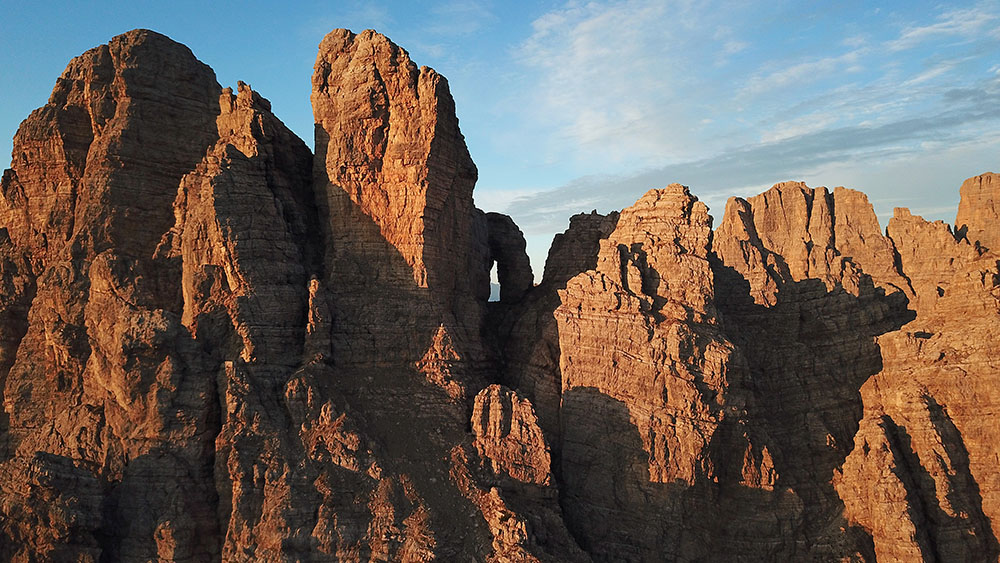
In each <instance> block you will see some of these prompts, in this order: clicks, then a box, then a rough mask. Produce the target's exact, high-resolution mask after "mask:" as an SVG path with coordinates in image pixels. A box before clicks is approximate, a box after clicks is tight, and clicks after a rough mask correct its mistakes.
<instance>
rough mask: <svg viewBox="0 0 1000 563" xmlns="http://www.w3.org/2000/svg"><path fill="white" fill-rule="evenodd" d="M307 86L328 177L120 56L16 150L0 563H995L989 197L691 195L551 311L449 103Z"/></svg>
mask: <svg viewBox="0 0 1000 563" xmlns="http://www.w3.org/2000/svg"><path fill="white" fill-rule="evenodd" d="M312 84H313V93H312V104H313V112H314V116H315V122H316V139H315V152H313V151H310V149H309V148H308V147H307V145H306V144H305V143H304V142H303V141H302V140H300V139H298V138H297V137H296V136H295V135H294V134H293V133H292V132H291V131H290V130H288V129H287V128H286V127H285V126H284V125H283V124H282V123H281V121H280V120H279V119H278V118H277V117H275V116H274V115H273V114H272V113H271V109H270V104H269V103H268V101H267V100H266V99H265V98H263V97H262V96H261V95H260V94H258V93H257V92H254V91H253V90H251V88H250V87H249V86H247V85H245V84H243V83H240V84H239V85H238V88H237V89H236V91H235V92H234V91H233V90H232V89H230V88H222V87H220V85H219V84H218V83H217V82H216V79H215V76H214V73H213V72H212V70H211V69H209V68H208V67H207V66H205V65H204V64H202V63H201V62H199V61H198V60H197V59H196V58H195V57H194V55H193V54H192V53H191V52H190V51H189V50H188V49H187V48H186V47H184V46H182V45H180V44H177V43H175V42H173V41H172V40H170V39H168V38H166V37H164V36H162V35H159V34H157V33H154V32H151V31H145V30H136V31H131V32H129V33H126V34H124V35H121V36H118V37H116V38H114V39H112V40H111V42H110V43H109V44H107V45H102V46H100V47H97V48H95V49H92V50H90V51H87V52H86V53H84V54H83V55H81V56H80V57H77V58H76V59H74V60H73V61H71V62H70V64H69V66H68V67H67V68H66V71H65V72H64V73H63V75H62V76H61V77H60V78H59V79H58V81H57V83H56V86H55V89H54V90H53V92H52V96H51V97H50V99H49V101H48V103H47V104H46V105H45V106H43V107H41V108H39V109H38V110H36V111H34V112H33V113H32V114H31V115H30V116H29V117H28V118H27V119H26V120H25V121H24V122H23V123H22V125H21V127H20V129H19V130H18V132H17V135H16V137H15V139H14V150H13V161H12V164H11V169H9V170H6V171H5V172H4V174H3V179H2V184H0V382H2V386H0V389H2V398H3V411H2V412H0V559H2V560H10V561H151V560H159V561H219V560H222V561H333V560H337V561H370V560H379V561H386V560H388V561H429V560H439V561H812V560H815V561H876V560H881V561H995V560H997V557H998V554H1000V546H998V541H997V537H998V534H1000V470H998V467H1000V343H998V342H1000V269H998V268H1000V222H998V220H1000V217H998V215H1000V175H996V174H984V175H982V176H977V177H974V178H970V179H969V180H967V181H966V182H965V183H964V184H963V185H962V187H961V205H960V207H959V211H958V216H957V218H956V226H955V228H953V227H951V226H949V225H946V224H944V223H942V222H933V223H931V222H927V221H925V220H923V219H921V218H920V217H916V216H913V215H911V214H910V213H909V212H908V211H907V210H906V209H897V210H896V212H895V216H894V217H893V218H892V220H891V221H890V222H889V225H888V228H887V229H886V230H885V231H884V232H883V231H882V230H881V228H880V227H879V224H878V221H877V219H876V216H875V214H874V212H873V209H872V206H871V204H869V202H868V201H867V199H866V197H865V196H864V194H862V193H860V192H856V191H852V190H848V189H843V188H836V189H834V190H833V191H830V190H827V189H826V188H809V187H807V186H805V185H804V184H801V183H782V184H778V185H775V186H774V187H773V188H771V189H770V190H768V191H766V192H764V193H762V194H760V195H758V196H755V197H752V198H749V199H746V200H744V199H740V198H733V199H731V200H730V201H729V203H728V204H727V206H726V209H725V213H724V214H723V215H722V219H721V221H719V224H718V226H717V227H716V228H715V229H714V230H713V228H712V222H713V220H712V217H710V216H709V214H708V209H707V207H706V206H705V205H704V204H703V203H702V202H700V201H698V199H697V198H696V197H695V196H693V195H692V194H691V192H690V191H689V190H688V188H687V187H684V186H681V185H678V184H673V185H670V186H668V187H666V188H663V189H654V190H651V191H649V192H648V193H647V194H646V195H644V196H643V197H642V198H641V199H639V201H638V202H636V204H635V205H633V206H632V207H630V208H628V209H625V210H623V211H621V212H620V213H611V214H609V215H606V216H605V215H599V214H597V213H591V214H582V215H577V216H575V217H573V218H572V220H571V222H570V226H569V229H568V230H567V231H566V232H565V233H563V234H560V235H557V236H556V237H555V240H554V241H553V244H552V248H551V250H550V252H549V256H548V259H547V261H546V263H545V270H544V277H543V279H542V282H541V283H540V284H537V285H535V284H534V283H533V279H534V277H533V275H532V270H531V266H530V264H529V262H528V258H527V255H526V254H525V250H524V249H525V242H524V238H523V236H522V234H521V231H520V230H519V229H518V227H517V225H515V224H514V222H513V221H512V220H511V219H510V218H509V217H506V216H504V215H500V214H496V213H484V212H482V211H480V210H478V209H476V208H475V206H474V204H473V197H472V193H473V187H474V185H475V182H476V175H477V172H476V167H475V165H474V164H473V161H472V159H471V157H470V155H469V152H468V150H467V148H466V145H465V142H464V138H463V137H462V134H461V132H460V130H459V126H458V119H457V118H456V114H455V104H454V101H453V99H452V97H451V95H450V93H449V90H448V83H447V81H446V80H445V79H444V77H442V76H441V75H439V74H437V73H436V72H435V71H434V70H432V69H430V68H427V67H417V66H416V65H415V64H414V63H413V62H412V61H411V60H410V58H409V56H408V54H407V53H406V51H404V50H403V49H401V48H399V47H398V46H396V45H394V44H393V43H392V42H390V41H389V40H388V39H386V38H385V37H384V36H381V35H379V34H377V33H375V32H372V31H365V32H363V33H360V34H354V33H351V32H349V31H346V30H336V31H333V32H331V33H330V34H329V35H327V36H326V38H325V39H323V41H322V43H321V44H320V47H319V55H318V57H317V59H316V66H315V73H314V75H313V79H312ZM494 264H496V266H497V271H498V275H499V281H500V299H499V301H497V302H490V301H489V296H490V277H489V272H490V270H491V268H492V267H493V265H494Z"/></svg>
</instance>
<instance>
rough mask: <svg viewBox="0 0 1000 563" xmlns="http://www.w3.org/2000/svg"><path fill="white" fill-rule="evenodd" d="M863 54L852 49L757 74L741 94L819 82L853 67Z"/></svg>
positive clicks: (756, 93)
mask: <svg viewBox="0 0 1000 563" xmlns="http://www.w3.org/2000/svg"><path fill="white" fill-rule="evenodd" d="M865 52H866V50H865V49H854V50H851V51H848V52H846V53H843V54H841V55H837V56H834V57H823V58H818V59H815V60H808V61H803V62H800V63H797V64H793V65H791V66H788V67H785V68H782V69H780V70H774V71H772V72H766V73H763V74H757V75H755V76H752V77H751V78H750V80H748V81H747V84H746V86H745V87H744V88H743V92H744V93H745V94H747V95H759V94H762V93H764V92H769V91H771V90H778V89H781V88H788V87H790V86H796V87H798V86H802V85H803V83H806V82H812V81H815V80H819V79H821V78H825V77H828V76H830V75H831V74H834V73H837V72H840V71H843V70H844V69H849V68H851V67H852V66H855V65H856V64H857V62H858V61H859V60H860V59H861V57H862V55H864V54H865Z"/></svg>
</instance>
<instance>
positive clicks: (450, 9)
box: [427, 0, 496, 36]
mask: <svg viewBox="0 0 1000 563" xmlns="http://www.w3.org/2000/svg"><path fill="white" fill-rule="evenodd" d="M431 12H432V14H433V18H431V22H432V23H431V24H430V25H429V26H428V28H427V31H429V32H431V33H434V34H438V35H448V36H456V35H469V34H472V33H475V32H477V31H479V30H480V29H482V27H483V26H484V25H485V24H486V23H488V22H490V21H493V20H496V15H494V14H493V11H492V10H491V9H490V7H489V5H487V4H486V3H485V2H481V1H477V0H452V1H451V2H445V3H443V4H438V5H436V6H435V7H434V8H432V9H431Z"/></svg>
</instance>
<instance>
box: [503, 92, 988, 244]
mask: <svg viewBox="0 0 1000 563" xmlns="http://www.w3.org/2000/svg"><path fill="white" fill-rule="evenodd" d="M980 95H981V96H985V97H986V98H987V100H985V103H984V104H983V107H977V106H973V105H967V106H965V107H962V108H959V109H954V110H948V111H944V112H941V113H939V114H936V115H932V116H926V117H916V118H909V119H905V120H900V121H895V122H892V123H886V124H883V125H880V126H875V127H869V126H850V127H842V128H839V129H832V130H823V131H818V132H813V133H808V134H804V135H799V136H795V137H789V138H785V139H781V140H779V141H775V142H769V143H759V144H753V145H747V146H742V147H739V148H736V149H734V150H731V151H727V152H724V153H721V154H718V155H715V156H713V157H710V158H704V159H699V160H695V161H690V162H683V163H678V164H672V165H668V166H663V167H658V168H653V169H649V170H646V171H643V172H640V173H637V174H630V175H622V176H590V177H584V178H580V179H577V180H575V181H573V182H570V183H569V184H567V185H565V186H562V187H560V188H557V189H555V190H551V191H547V192H541V193H538V194H535V195H532V196H529V197H524V198H520V199H517V200H515V201H514V202H513V203H512V204H511V205H510V206H508V208H507V212H508V213H510V214H511V215H513V216H514V217H515V219H516V220H517V221H518V224H519V225H521V228H522V229H523V230H525V232H549V231H551V230H552V229H553V227H552V226H553V224H561V223H562V221H563V220H564V218H565V217H567V216H569V215H570V214H573V213H577V212H580V211H584V210H589V209H592V208H597V209H600V210H603V211H609V210H613V209H620V208H622V207H624V206H627V205H630V204H631V203H632V201H634V200H635V199H636V198H637V197H638V196H639V195H641V194H642V193H643V192H645V191H646V190H648V189H650V188H654V187H662V186H664V185H666V184H668V183H670V182H680V183H683V184H687V185H690V186H692V187H695V188H696V193H700V194H709V195H712V194H715V195H716V196H717V199H721V200H724V199H725V197H728V195H734V191H735V190H736V189H737V188H740V187H743V186H748V185H749V186H766V185H770V184H771V183H774V182H777V181H781V180H786V179H793V178H802V177H805V176H808V175H811V174H814V173H815V172H816V170H818V169H820V168H821V167H823V166H829V165H832V164H845V163H850V164H851V165H865V164H866V163H870V162H872V161H878V160H884V159H888V158H895V159H899V158H903V157H914V156H916V155H919V154H922V153H923V152H924V147H923V146H922V145H921V142H922V141H925V140H929V139H934V140H943V141H947V142H948V144H955V145H957V144H962V143H966V142H974V141H975V140H976V139H977V138H978V137H979V136H980V134H981V130H982V129H983V125H984V124H986V123H991V124H997V123H1000V91H993V92H989V91H980ZM970 125H972V126H975V127H971V128H969V127H966V128H965V129H964V130H963V129H962V128H963V126H970ZM956 180H959V181H960V180H961V178H959V179H956ZM719 196H722V197H719ZM717 203H718V202H717ZM719 211H721V209H719Z"/></svg>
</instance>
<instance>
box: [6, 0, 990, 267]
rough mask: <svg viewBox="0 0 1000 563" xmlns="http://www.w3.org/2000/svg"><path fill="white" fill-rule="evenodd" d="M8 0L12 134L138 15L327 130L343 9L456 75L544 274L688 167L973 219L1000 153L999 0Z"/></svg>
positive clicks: (484, 170) (487, 179)
mask: <svg viewBox="0 0 1000 563" xmlns="http://www.w3.org/2000/svg"><path fill="white" fill-rule="evenodd" d="M95 4H97V5H96V6H88V5H84V4H82V3H70V2H66V3H46V2H41V1H37V2H22V1H19V0H3V2H2V4H0V7H2V10H0V11H2V13H3V18H2V19H0V153H2V154H3V155H4V159H3V160H4V164H6V163H7V162H8V161H7V159H6V155H9V154H10V150H11V143H10V139H11V137H13V135H14V132H15V131H16V129H17V126H18V124H19V122H20V121H21V120H22V119H23V118H24V117H26V116H27V115H28V113H29V112H30V111H31V110H32V109H34V108H36V107H38V106H40V105H42V104H44V102H45V100H46V99H47V98H48V95H49V92H50V91H51V89H52V86H53V84H54V82H55V79H56V77H58V75H59V74H60V73H61V72H62V70H63V68H65V65H66V63H67V62H68V61H69V59H70V58H72V57H74V56H76V55H78V54H80V53H81V52H83V51H84V50H86V49H88V48H90V47H93V46H95V45H98V44H100V43H105V42H107V41H108V40H109V39H110V38H111V37H112V36H114V35H116V34H118V33H121V32H124V31H126V30H128V29H132V28H136V27H146V28H150V29H154V30H157V31H159V32H161V33H165V34H166V35H169V36H170V37H172V38H174V39H175V40H177V41H180V42H182V43H184V44H186V45H188V46H189V47H190V48H191V49H192V51H194V53H195V55H196V56H198V57H199V58H200V59H201V60H202V61H204V62H206V63H207V64H209V65H210V66H211V67H212V68H213V69H215V72H216V74H217V76H218V80H219V82H220V83H221V84H222V85H223V86H232V85H235V82H236V81H237V80H243V81H245V82H248V83H250V84H251V85H252V86H253V87H254V89H256V90H258V91H259V92H261V94H263V95H264V96H265V97H267V98H269V99H270V100H271V101H272V104H273V109H274V111H275V113H276V114H277V115H278V116H279V117H280V118H281V119H282V120H284V121H285V123H286V124H288V125H289V126H290V127H291V128H292V129H293V130H294V131H296V132H297V133H298V134H299V135H300V136H301V137H303V139H305V140H306V142H307V143H309V144H311V143H312V111H311V108H310V106H309V90H310V76H311V73H312V64H313V61H314V59H315V55H316V46H317V44H318V43H319V41H320V40H321V39H322V37H323V35H324V34H325V33H326V32H327V31H329V30H330V29H333V28H335V27H347V28H350V29H353V30H355V31H360V30H362V29H365V28H374V29H376V30H378V31H380V32H382V33H385V34H386V35H388V36H389V37H390V38H392V39H393V40H394V41H395V42H396V43H398V44H400V45H401V46H403V47H404V48H406V49H407V50H408V51H409V52H410V54H411V57H412V58H413V59H414V60H415V61H416V62H417V64H426V65H428V66H432V67H434V68H436V69H437V70H438V71H440V72H441V73H442V74H444V75H445V76H447V77H448V79H449V82H450V83H451V87H452V92H453V94H454V96H455V99H456V104H457V107H458V115H459V119H460V121H461V126H462V130H463V132H464V133H465V136H466V139H467V142H468V144H469V148H470V150H471V151H472V155H473V158H474V159H475V161H476V163H477V165H478V167H479V171H480V180H479V185H478V187H477V189H476V201H477V203H478V205H479V206H480V207H482V208H484V209H487V210H496V211H504V212H506V213H509V214H510V215H512V216H513V217H514V219H515V221H517V223H518V224H519V225H520V226H521V228H522V230H524V231H525V234H526V236H527V238H528V241H529V253H530V254H531V258H532V264H533V266H534V268H535V270H536V273H539V274H540V272H541V267H542V260H543V259H544V256H545V252H546V251H547V249H548V244H549V242H550V241H551V238H552V235H553V234H554V233H556V232H560V231H562V230H563V229H564V228H565V226H566V224H567V222H568V218H569V216H570V215H572V214H573V213H577V212H581V211H590V210H591V209H598V210H600V211H602V212H606V211H610V210H612V209H619V208H622V207H624V206H627V205H629V204H631V203H632V202H634V201H635V200H636V199H638V197H639V196H641V195H642V194H643V193H644V192H645V191H646V190H647V189H649V188H652V187H661V186H664V185H666V184H669V183H671V182H681V183H684V184H687V185H689V186H691V188H692V190H693V192H694V193H695V194H696V195H698V196H699V197H700V198H701V199H703V200H705V201H706V202H707V203H708V204H709V207H710V208H711V210H712V212H713V215H715V216H716V217H719V216H721V213H722V210H723V207H724V205H725V200H726V199H727V198H728V197H729V196H732V195H742V196H746V195H752V194H754V193H757V192H759V191H762V190H763V189H766V188H767V187H768V186H770V185H771V184H773V183H775V182H778V181H783V180H804V181H806V182H808V183H809V184H810V185H816V186H818V185H826V186H829V187H834V186H839V185H843V186H847V187H852V188H857V189H861V190H863V191H865V192H867V193H868V194H869V197H870V198H871V200H872V201H873V203H874V204H875V207H876V211H877V212H878V213H879V216H880V219H881V220H882V222H883V225H884V224H885V221H886V220H887V218H888V217H889V216H890V215H891V213H892V208H893V207H894V206H908V207H911V208H912V210H913V212H914V213H917V214H922V215H924V216H925V217H927V218H931V219H944V220H947V221H949V222H950V221H951V220H953V219H954V212H955V208H956V206H957V202H958V186H959V184H960V183H961V181H962V180H963V179H965V178H966V177H968V176H972V175H975V174H979V173H982V172H986V171H991V170H992V171H1000V162H998V160H1000V150H998V149H1000V127H998V125H1000V1H987V2H966V3H963V2H949V3H946V4H942V3H925V2H901V3H883V4H881V5H879V6H877V7H876V6H873V5H872V4H871V3H868V2H840V3H835V4H836V5H835V6H834V5H832V4H834V3H828V2H782V1H770V2H746V1H743V2H708V1H701V2H687V1H664V0H657V1H638V0H637V1H619V2H603V1H595V2H562V1H558V2H557V1H548V2H500V1H496V2H493V1H487V0H482V1H475V0H456V1H451V2H384V3H377V2H292V3H290V4H287V5H286V6H284V7H282V8H277V7H275V5H274V3H271V2H239V3H232V4H227V5H222V4H221V3H218V2H204V1H202V2H183V1H181V2H171V3H164V2H138V1H133V2H128V3H125V2H101V3H95Z"/></svg>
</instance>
